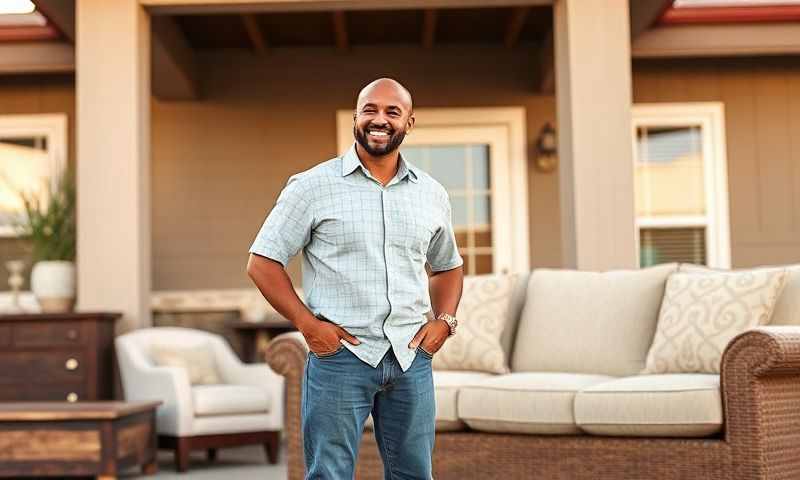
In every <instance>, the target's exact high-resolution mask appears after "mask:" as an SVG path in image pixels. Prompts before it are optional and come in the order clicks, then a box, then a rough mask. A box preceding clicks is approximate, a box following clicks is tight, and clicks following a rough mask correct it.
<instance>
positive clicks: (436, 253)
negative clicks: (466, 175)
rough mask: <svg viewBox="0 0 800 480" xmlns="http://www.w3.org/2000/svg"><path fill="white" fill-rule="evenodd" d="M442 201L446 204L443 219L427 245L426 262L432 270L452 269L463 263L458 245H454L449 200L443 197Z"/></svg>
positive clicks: (454, 237) (454, 239) (454, 238)
mask: <svg viewBox="0 0 800 480" xmlns="http://www.w3.org/2000/svg"><path fill="white" fill-rule="evenodd" d="M444 202H445V203H446V205H447V208H446V213H445V217H444V221H443V222H442V226H441V228H439V230H437V231H436V233H435V234H434V236H433V239H432V240H431V243H430V244H429V245H428V254H427V257H428V263H429V264H430V266H431V270H432V271H434V272H441V271H444V270H452V269H454V268H456V267H459V266H461V265H463V264H464V259H462V258H461V255H459V253H458V245H456V235H455V232H454V231H453V218H452V217H453V214H452V209H451V207H450V201H449V200H448V199H447V197H445V199H444Z"/></svg>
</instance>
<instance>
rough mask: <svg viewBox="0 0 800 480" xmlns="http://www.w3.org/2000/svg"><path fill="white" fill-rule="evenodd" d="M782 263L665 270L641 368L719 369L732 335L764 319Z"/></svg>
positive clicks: (654, 370) (777, 287)
mask: <svg viewBox="0 0 800 480" xmlns="http://www.w3.org/2000/svg"><path fill="white" fill-rule="evenodd" d="M785 278H786V270H785V269H761V270H750V271H739V272H712V273H685V272H677V273H675V274H673V275H670V277H669V280H668V281H667V288H666V291H665V293H664V302H663V304H662V305H661V312H660V314H659V319H658V328H657V330H656V334H655V337H654V339H653V345H652V346H651V347H650V352H649V353H648V355H647V365H646V367H645V368H644V370H642V373H719V371H720V362H721V361H722V352H723V351H725V348H726V347H727V345H728V342H730V341H731V340H732V339H733V337H735V336H736V335H738V334H740V333H742V332H744V331H745V330H748V329H750V328H753V327H756V326H758V325H765V324H766V323H768V322H769V319H770V316H771V315H772V310H773V308H774V306H775V301H776V300H777V298H778V296H779V295H780V293H781V290H782V289H783V285H784V283H785V282H784V280H785Z"/></svg>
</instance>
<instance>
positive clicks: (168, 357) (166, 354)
mask: <svg viewBox="0 0 800 480" xmlns="http://www.w3.org/2000/svg"><path fill="white" fill-rule="evenodd" d="M150 358H151V359H152V361H153V363H154V364H155V365H158V366H162V367H180V368H184V369H186V372H187V373H188V374H189V383H191V384H192V385H210V384H217V383H220V382H221V381H222V380H221V379H220V377H219V374H218V373H217V367H216V362H215V361H214V351H213V350H212V348H211V345H209V344H208V343H202V344H199V345H194V346H191V347H189V346H181V347H179V346H176V345H171V344H159V343H156V344H153V345H152V346H151V347H150Z"/></svg>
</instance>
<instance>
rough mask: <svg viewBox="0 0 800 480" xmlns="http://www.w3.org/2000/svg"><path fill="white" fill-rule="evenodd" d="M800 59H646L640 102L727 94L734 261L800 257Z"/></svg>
mask: <svg viewBox="0 0 800 480" xmlns="http://www.w3.org/2000/svg"><path fill="white" fill-rule="evenodd" d="M797 65H798V64H797V62H796V61H795V60H794V59H780V58H761V59H757V60H756V59H733V60H726V61H716V62H712V61H708V60H703V61H699V60H683V61H664V60H660V61H654V60H650V61H640V62H636V64H635V68H634V71H635V74H634V99H635V101H636V102H687V101H721V102H723V103H724V104H725V110H726V118H725V123H726V129H727V138H728V177H729V178H728V182H729V192H730V211H731V250H732V251H731V257H732V262H733V265H734V266H737V267H745V266H752V265H762V264H767V263H783V262H798V261H800V67H798V66H797Z"/></svg>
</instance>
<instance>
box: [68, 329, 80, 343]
mask: <svg viewBox="0 0 800 480" xmlns="http://www.w3.org/2000/svg"><path fill="white" fill-rule="evenodd" d="M67 338H68V339H70V340H75V339H76V338H78V331H77V330H75V329H74V328H70V329H69V330H67Z"/></svg>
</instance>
